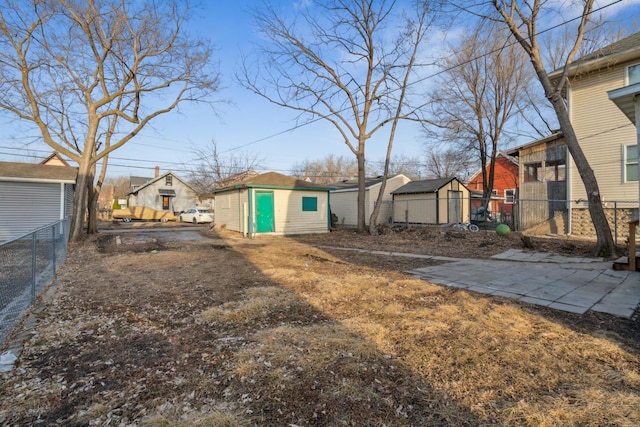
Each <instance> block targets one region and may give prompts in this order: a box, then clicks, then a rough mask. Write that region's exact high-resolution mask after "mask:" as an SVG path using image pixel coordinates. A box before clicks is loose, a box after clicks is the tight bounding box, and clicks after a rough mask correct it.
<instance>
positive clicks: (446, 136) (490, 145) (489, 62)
mask: <svg viewBox="0 0 640 427" xmlns="http://www.w3.org/2000/svg"><path fill="white" fill-rule="evenodd" d="M508 39H509V37H508V32H507V31H505V30H500V29H496V28H494V26H492V25H479V26H478V27H477V28H475V29H474V31H473V32H472V33H471V35H470V36H469V37H468V38H465V39H464V40H463V41H462V43H461V44H460V46H458V47H456V48H452V49H451V50H452V53H451V55H450V56H448V57H446V58H445V59H444V64H443V67H444V71H443V73H442V74H441V75H440V77H439V79H438V82H437V84H436V87H437V89H436V90H434V92H433V94H432V103H431V104H430V105H431V106H432V110H431V115H432V118H431V119H430V120H429V122H428V124H429V125H430V127H431V128H433V129H435V134H436V135H437V137H438V139H439V140H440V142H441V143H449V144H452V143H453V145H454V146H455V148H453V151H454V152H461V151H472V152H475V153H476V155H475V158H476V161H477V162H478V163H479V164H480V168H481V170H482V182H483V183H484V185H483V192H484V194H483V197H484V198H485V200H488V197H489V196H490V195H491V192H492V190H493V180H494V169H495V160H496V155H497V153H498V150H499V146H504V145H505V144H506V143H507V142H509V141H508V135H507V134H506V129H507V128H508V127H515V125H516V124H517V121H518V118H519V113H520V112H523V111H527V110H528V100H529V99H530V98H529V97H528V96H527V93H528V92H529V87H530V85H531V82H532V80H533V77H532V73H531V72H530V68H529V64H528V61H527V56H526V55H524V54H523V53H522V50H521V49H519V48H518V47H517V46H513V45H509V44H508ZM444 154H446V151H445V153H444ZM431 160H432V161H433V160H439V158H434V157H432V158H431ZM447 163H449V162H447ZM447 163H445V164H447ZM432 164H433V162H432ZM441 166H443V164H442V163H440V164H439V167H441ZM440 172H442V171H440Z"/></svg>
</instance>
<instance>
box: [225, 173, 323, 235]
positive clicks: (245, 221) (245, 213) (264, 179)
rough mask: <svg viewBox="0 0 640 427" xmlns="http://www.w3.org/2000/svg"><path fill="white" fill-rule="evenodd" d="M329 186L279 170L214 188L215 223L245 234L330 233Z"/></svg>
mask: <svg viewBox="0 0 640 427" xmlns="http://www.w3.org/2000/svg"><path fill="white" fill-rule="evenodd" d="M329 190H330V189H329V188H326V187H324V186H322V185H318V184H313V183H311V182H308V181H303V180H301V179H296V178H292V177H289V176H285V175H282V174H279V173H276V172H268V173H264V174H261V175H258V176H255V177H252V178H249V179H247V180H245V181H242V182H241V183H239V184H237V185H234V186H231V187H226V188H222V189H219V190H214V192H213V193H214V195H215V205H216V214H215V224H216V225H218V226H223V227H225V228H227V229H228V230H232V231H238V232H240V233H242V234H243V235H245V236H249V237H255V236H256V235H259V234H273V235H288V234H309V233H327V232H328V231H329V229H330V227H331V219H330V213H329Z"/></svg>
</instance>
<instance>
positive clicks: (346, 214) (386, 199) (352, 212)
mask: <svg viewBox="0 0 640 427" xmlns="http://www.w3.org/2000/svg"><path fill="white" fill-rule="evenodd" d="M409 182H411V180H410V179H409V178H407V177H406V176H404V175H402V174H399V175H395V176H392V177H390V178H387V185H386V186H385V191H384V195H383V196H382V203H383V205H382V207H381V208H380V214H379V216H378V222H379V223H386V222H389V223H390V222H391V218H392V215H393V212H392V200H393V196H392V194H391V193H392V192H393V191H394V190H396V189H398V188H400V187H402V186H403V185H405V184H407V183H409ZM329 187H331V188H333V190H331V212H332V213H333V214H335V215H336V216H337V217H338V223H337V224H336V225H339V226H345V227H357V226H358V180H357V179H350V180H344V181H338V182H334V183H331V184H329ZM381 187H382V177H381V176H378V177H375V178H367V179H366V180H365V201H364V209H365V211H364V216H365V221H366V223H367V224H369V218H370V217H371V212H372V211H373V208H374V206H375V203H376V200H377V199H378V194H380V188H381Z"/></svg>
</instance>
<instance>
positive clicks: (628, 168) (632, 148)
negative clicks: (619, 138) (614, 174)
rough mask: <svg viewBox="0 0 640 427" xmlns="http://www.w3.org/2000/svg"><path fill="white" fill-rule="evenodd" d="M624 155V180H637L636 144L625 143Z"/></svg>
mask: <svg viewBox="0 0 640 427" xmlns="http://www.w3.org/2000/svg"><path fill="white" fill-rule="evenodd" d="M622 154H623V156H624V182H630V181H637V180H638V146H637V145H636V144H634V145H625V146H624V147H623V153H622Z"/></svg>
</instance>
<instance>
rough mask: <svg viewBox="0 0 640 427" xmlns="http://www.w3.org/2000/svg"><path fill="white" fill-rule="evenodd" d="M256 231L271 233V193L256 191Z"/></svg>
mask: <svg viewBox="0 0 640 427" xmlns="http://www.w3.org/2000/svg"><path fill="white" fill-rule="evenodd" d="M256 231H257V232H258V233H269V232H272V231H273V192H272V191H256Z"/></svg>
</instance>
